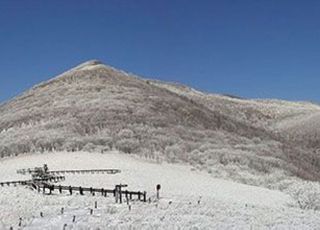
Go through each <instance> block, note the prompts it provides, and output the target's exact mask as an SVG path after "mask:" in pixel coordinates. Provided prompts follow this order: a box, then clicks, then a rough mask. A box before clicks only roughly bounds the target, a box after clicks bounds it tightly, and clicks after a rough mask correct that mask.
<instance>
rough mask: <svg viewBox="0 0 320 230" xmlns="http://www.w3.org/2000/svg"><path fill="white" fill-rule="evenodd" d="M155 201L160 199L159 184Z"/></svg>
mask: <svg viewBox="0 0 320 230" xmlns="http://www.w3.org/2000/svg"><path fill="white" fill-rule="evenodd" d="M156 189H157V199H158V200H159V199H160V189H161V185H160V184H157V187H156Z"/></svg>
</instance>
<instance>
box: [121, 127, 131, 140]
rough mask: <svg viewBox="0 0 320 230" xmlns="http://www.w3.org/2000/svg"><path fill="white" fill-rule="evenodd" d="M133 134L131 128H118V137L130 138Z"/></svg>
mask: <svg viewBox="0 0 320 230" xmlns="http://www.w3.org/2000/svg"><path fill="white" fill-rule="evenodd" d="M133 136H134V133H133V131H132V130H130V129H122V130H120V132H119V133H118V137H119V138H120V139H125V138H132V137H133Z"/></svg>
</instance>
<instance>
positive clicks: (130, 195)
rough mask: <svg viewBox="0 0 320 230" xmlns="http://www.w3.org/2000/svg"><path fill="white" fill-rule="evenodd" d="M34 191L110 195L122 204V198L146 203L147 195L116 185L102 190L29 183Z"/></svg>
mask: <svg viewBox="0 0 320 230" xmlns="http://www.w3.org/2000/svg"><path fill="white" fill-rule="evenodd" d="M29 185H31V186H32V187H33V188H34V189H36V190H38V192H41V190H42V191H43V193H45V192H46V191H48V192H49V194H51V193H52V192H54V191H55V190H57V191H59V193H62V192H63V191H67V192H69V194H70V195H72V194H73V193H74V192H78V193H79V194H80V195H84V193H85V192H89V193H90V194H91V195H93V196H94V195H96V194H101V195H102V196H104V197H107V196H108V194H110V195H112V196H113V197H115V198H116V202H119V203H122V200H123V198H124V197H125V198H126V201H129V200H133V199H134V198H136V199H138V200H139V201H143V202H146V201H147V193H146V192H140V191H128V190H122V189H121V187H122V186H121V185H116V186H115V188H114V189H104V188H92V187H90V188H89V187H81V186H79V187H75V186H63V185H54V184H46V183H38V184H37V183H31V184H29Z"/></svg>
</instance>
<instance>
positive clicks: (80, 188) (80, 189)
mask: <svg viewBox="0 0 320 230" xmlns="http://www.w3.org/2000/svg"><path fill="white" fill-rule="evenodd" d="M79 193H80V195H81V196H83V188H82V187H81V186H80V187H79Z"/></svg>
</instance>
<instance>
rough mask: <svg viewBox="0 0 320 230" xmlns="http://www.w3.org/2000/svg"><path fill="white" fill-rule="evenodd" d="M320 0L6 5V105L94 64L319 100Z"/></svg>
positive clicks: (2, 42)
mask: <svg viewBox="0 0 320 230" xmlns="http://www.w3.org/2000/svg"><path fill="white" fill-rule="evenodd" d="M319 12H320V1H318V0H308V1H303V0H219V1H218V0H180V1H179V0H110V1H109V0H104V1H103V0H101V1H96V0H88V1H84V0H54V1H52V0H50V1H49V0H19V1H18V0H0V101H4V100H7V99H9V98H11V97H13V96H15V95H17V94H19V93H21V92H23V91H24V90H26V89H28V88H30V87H31V86H33V85H34V84H36V83H39V82H41V81H43V80H46V79H49V78H51V77H53V76H55V75H57V74H59V73H61V72H63V71H64V70H67V69H69V68H71V67H73V66H75V65H77V64H79V63H81V62H84V61H86V60H89V59H99V60H101V61H103V62H105V63H107V64H109V65H112V66H115V67H117V68H120V69H124V70H126V71H129V72H133V73H136V74H138V75H141V76H145V77H150V78H156V79H160V80H165V81H174V82H181V83H184V84H187V85H189V86H192V87H195V88H197V89H200V90H204V91H209V92H216V93H226V94H234V95H238V96H242V97H248V98H280V99H289V100H309V101H314V102H320V93H319V86H320V13H319Z"/></svg>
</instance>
